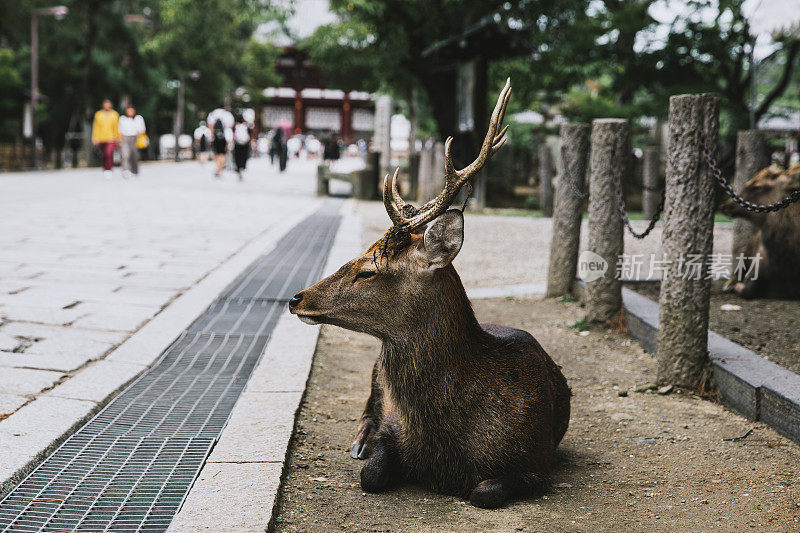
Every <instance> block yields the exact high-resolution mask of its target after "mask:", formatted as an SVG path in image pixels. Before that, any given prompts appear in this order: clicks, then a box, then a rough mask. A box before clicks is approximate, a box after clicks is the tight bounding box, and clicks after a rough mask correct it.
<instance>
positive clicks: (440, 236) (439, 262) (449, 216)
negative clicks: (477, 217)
mask: <svg viewBox="0 0 800 533" xmlns="http://www.w3.org/2000/svg"><path fill="white" fill-rule="evenodd" d="M463 243H464V215H463V214H461V211H459V210H458V209H450V210H449V211H447V212H446V213H445V214H443V215H442V216H440V217H439V218H437V219H436V220H434V221H433V222H432V223H431V225H430V226H428V229H426V230H425V234H424V235H423V238H422V245H423V250H421V253H422V255H423V257H424V259H425V261H426V262H427V264H428V265H427V267H428V269H429V270H436V269H439V268H444V267H446V266H447V265H449V264H450V263H451V262H452V261H453V259H455V257H456V256H457V255H458V252H459V251H460V250H461V245H462V244H463Z"/></svg>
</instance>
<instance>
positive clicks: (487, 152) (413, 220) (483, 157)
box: [383, 78, 511, 231]
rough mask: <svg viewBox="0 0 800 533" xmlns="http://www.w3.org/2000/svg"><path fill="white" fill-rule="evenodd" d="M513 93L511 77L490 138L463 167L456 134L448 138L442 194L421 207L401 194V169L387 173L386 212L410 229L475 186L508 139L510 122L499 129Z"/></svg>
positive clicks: (494, 115) (496, 110) (499, 101)
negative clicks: (456, 156)
mask: <svg viewBox="0 0 800 533" xmlns="http://www.w3.org/2000/svg"><path fill="white" fill-rule="evenodd" d="M510 97H511V78H508V79H507V80H506V85H505V87H503V90H502V91H501V92H500V96H498V98H497V105H495V107H494V111H493V112H492V118H491V120H490V121H489V130H488V131H487V132H486V138H485V139H484V141H483V146H481V150H480V153H479V154H478V157H477V158H475V161H473V162H472V163H470V164H469V165H467V166H466V167H464V168H463V169H461V170H456V168H455V167H454V166H453V157H452V155H451V153H450V145H451V144H452V142H453V138H452V137H448V138H447V140H446V141H445V142H444V171H445V177H444V179H445V184H444V190H443V191H442V192H441V194H439V196H437V197H436V198H434V199H433V200H431V201H429V202H428V203H426V204H425V205H423V206H422V207H420V208H419V209H416V208H414V207H413V206H412V205H411V204H408V203H406V202H405V201H403V199H402V198H401V197H400V193H399V192H398V190H397V171H395V173H394V176H393V177H392V180H391V183H390V181H389V175H388V174H387V175H386V178H385V179H384V181H383V205H384V206H385V207H386V212H387V213H388V214H389V218H390V219H391V220H392V223H393V224H394V225H395V226H399V227H404V228H406V229H408V230H409V231H410V230H413V229H416V228H419V227H421V226H424V225H425V224H427V223H428V222H430V221H431V220H433V219H434V218H436V217H438V216H439V215H441V214H442V213H444V212H445V211H447V209H448V208H449V207H450V205H451V204H452V203H453V200H455V198H456V195H457V194H458V191H460V190H461V187H463V186H464V185H465V184H466V185H468V186H470V187H471V186H472V183H471V180H472V177H473V176H474V175H475V174H477V173H478V172H479V171H480V170H481V169H482V168H483V165H485V164H486V162H487V161H488V160H489V159H490V158H491V157H492V156H493V155H494V154H495V153H496V152H497V150H499V149H500V147H501V146H503V143H505V142H506V139H507V137H505V134H506V131H507V130H508V126H506V127H505V128H503V129H502V130H500V131H499V132H498V130H499V129H500V126H501V125H502V124H503V117H504V116H505V113H506V105H507V104H508V100H509V98H510ZM398 170H399V169H398ZM390 187H391V188H390Z"/></svg>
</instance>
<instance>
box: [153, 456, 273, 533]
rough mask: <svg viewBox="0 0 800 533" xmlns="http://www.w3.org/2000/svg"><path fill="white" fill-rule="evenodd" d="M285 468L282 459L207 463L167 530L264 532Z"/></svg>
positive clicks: (177, 531) (188, 532) (173, 531)
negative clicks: (264, 461) (263, 461)
mask: <svg viewBox="0 0 800 533" xmlns="http://www.w3.org/2000/svg"><path fill="white" fill-rule="evenodd" d="M282 468H283V464H282V462H276V463H243V464H239V463H207V464H206V466H205V467H204V468H203V470H202V472H200V476H199V477H198V478H197V481H195V483H194V486H193V487H192V492H190V493H189V496H188V497H187V498H186V501H185V502H184V504H183V507H182V508H181V512H179V513H178V515H177V516H176V517H175V519H174V520H173V521H172V524H171V525H170V527H169V529H168V530H167V531H169V532H171V533H179V532H187V533H193V532H195V531H213V532H215V533H223V532H249V531H253V532H256V531H257V532H259V533H263V532H264V531H265V530H266V528H267V524H268V523H269V521H270V518H271V517H272V508H273V506H274V505H275V496H276V494H277V492H278V486H279V485H280V478H281V470H282Z"/></svg>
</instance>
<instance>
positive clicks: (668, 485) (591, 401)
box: [273, 299, 800, 532]
mask: <svg viewBox="0 0 800 533" xmlns="http://www.w3.org/2000/svg"><path fill="white" fill-rule="evenodd" d="M475 310H476V313H477V315H478V318H479V319H480V320H481V321H484V322H494V323H498V324H504V325H508V326H515V327H519V328H522V329H526V330H528V331H530V332H531V333H532V334H533V335H534V336H535V337H536V338H537V339H538V340H539V341H540V342H541V344H542V345H543V346H544V347H545V349H546V350H548V352H549V353H550V354H551V355H552V356H553V358H554V359H555V360H556V361H557V362H558V363H559V364H561V365H563V367H564V373H565V374H566V376H567V379H568V380H569V383H570V386H571V387H572V390H573V393H574V398H573V402H572V419H571V422H570V428H569V430H568V431H567V435H566V437H565V439H564V442H563V443H562V445H561V447H560V464H559V466H558V468H557V469H556V470H555V472H554V473H553V476H552V482H553V486H552V488H551V489H550V490H549V491H548V492H547V493H546V494H544V495H542V496H540V497H538V498H531V499H527V500H522V501H517V502H515V503H512V504H511V505H509V506H507V507H506V508H503V509H499V510H493V511H486V510H481V509H477V508H474V507H471V506H470V505H469V504H468V503H466V502H465V501H462V500H460V499H458V498H454V497H449V496H440V495H437V494H434V493H431V492H428V491H425V490H422V489H420V488H417V487H414V486H404V487H401V488H398V489H395V490H392V491H390V492H388V493H385V494H378V495H375V494H365V493H362V491H361V490H360V488H359V485H358V480H359V470H360V468H361V466H362V465H363V462H361V461H356V460H354V459H351V458H350V455H349V447H350V444H351V442H352V438H353V434H354V432H355V429H356V423H357V422H356V421H357V419H358V417H359V416H360V414H361V411H362V409H363V405H364V402H365V400H366V398H367V395H368V393H369V375H370V370H371V368H372V364H373V361H374V360H375V356H376V354H377V352H378V343H377V341H375V340H373V339H371V338H369V337H366V336H363V335H359V334H355V333H352V332H348V331H344V330H342V329H338V328H334V327H329V326H323V330H322V335H321V338H320V342H319V344H318V347H317V353H316V357H315V361H314V366H313V369H312V374H311V378H310V382H309V387H308V389H307V393H306V397H305V400H304V403H303V405H302V408H301V412H300V413H299V416H298V421H297V425H296V428H295V436H294V439H293V444H292V446H291V449H290V453H289V459H288V461H287V465H286V472H285V482H284V484H283V486H282V489H281V493H280V495H279V502H278V513H277V515H276V516H277V518H276V520H275V521H274V524H273V525H274V530H275V531H280V532H286V531H414V532H427V531H459V532H460V531H547V532H551V531H552V532H560V531H592V532H597V531H620V530H629V531H670V532H673V531H675V532H683V531H735V530H742V529H747V530H753V531H759V532H760V531H768V532H772V531H775V532H789V531H799V530H800V447H798V446H797V445H795V444H793V443H792V442H790V441H789V440H787V439H784V438H783V437H780V436H779V435H777V434H776V433H775V432H773V431H772V430H770V429H769V428H767V427H765V426H763V425H761V424H754V423H752V422H749V421H747V420H745V419H743V418H741V417H739V416H737V415H735V414H733V413H731V412H729V411H726V410H725V409H724V408H722V407H721V406H719V405H717V404H714V403H712V402H710V401H706V400H702V399H699V398H696V397H692V396H690V395H687V394H680V393H678V394H675V393H673V394H670V395H667V396H661V395H658V394H652V393H636V392H634V389H635V388H636V387H637V386H638V385H641V384H643V383H647V382H650V381H652V380H653V379H654V378H655V367H656V365H655V360H654V359H653V358H652V357H651V356H650V355H648V354H645V353H644V352H643V351H642V350H641V348H640V347H639V346H638V345H637V344H636V342H635V341H631V340H630V339H628V338H627V337H623V336H619V335H616V334H613V333H611V332H609V331H590V332H585V333H584V334H581V333H578V332H577V331H576V330H574V329H570V328H569V327H568V326H569V325H570V324H572V323H574V322H575V321H577V320H578V319H580V318H581V317H582V316H583V314H584V312H583V310H581V309H580V308H579V307H578V306H577V305H576V304H574V303H561V302H556V301H552V300H549V301H541V300H538V299H496V300H478V301H476V302H475ZM624 392H627V395H626V396H622V395H621V394H623V393H624ZM750 428H754V430H753V432H752V433H750V434H749V436H747V437H746V438H744V439H742V440H738V441H726V440H724V439H725V438H731V437H736V436H741V435H744V434H745V432H746V431H747V430H748V429H750Z"/></svg>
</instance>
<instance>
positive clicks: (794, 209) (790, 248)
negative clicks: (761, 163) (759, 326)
mask: <svg viewBox="0 0 800 533" xmlns="http://www.w3.org/2000/svg"><path fill="white" fill-rule="evenodd" d="M796 190H800V164H798V165H794V166H793V167H791V168H789V169H788V170H784V169H783V168H781V167H780V166H778V165H772V166H770V167H768V168H765V169H764V170H761V171H760V172H758V173H757V174H756V175H755V176H753V178H752V179H750V181H748V182H747V183H746V184H745V186H744V189H743V190H742V191H741V192H740V195H741V196H742V198H744V199H745V200H747V201H749V202H753V203H756V204H770V203H774V202H778V201H780V200H781V199H783V198H785V197H787V196H789V195H790V194H791V193H792V192H793V191H796ZM722 211H723V212H724V213H725V214H727V215H730V216H733V217H741V218H745V219H747V220H749V221H750V222H752V223H753V224H754V225H755V226H756V227H757V228H758V231H756V233H755V234H754V235H753V237H752V238H751V239H750V240H749V241H748V242H747V245H746V246H745V249H744V251H743V254H744V256H745V257H746V258H750V257H756V256H757V255H759V254H760V255H761V259H760V263H759V265H758V276H757V277H755V272H756V271H755V269H749V267H750V261H747V263H746V264H747V268H748V275H746V276H745V277H744V278H743V279H741V280H740V279H738V278H736V277H733V276H732V277H731V279H730V280H728V281H727V282H726V283H725V285H724V286H723V290H724V291H726V292H735V293H736V294H738V295H739V296H741V297H742V298H756V297H759V296H767V295H769V296H775V297H781V298H800V276H798V272H800V203H793V204H790V205H789V206H788V207H786V208H784V209H781V210H779V211H774V212H771V213H754V212H752V211H748V210H746V209H745V208H744V207H741V206H740V205H738V204H736V203H735V202H734V201H733V200H728V201H727V202H725V204H724V205H723V206H722ZM733 261H734V266H735V265H736V258H735V257H734V258H733Z"/></svg>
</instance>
